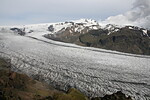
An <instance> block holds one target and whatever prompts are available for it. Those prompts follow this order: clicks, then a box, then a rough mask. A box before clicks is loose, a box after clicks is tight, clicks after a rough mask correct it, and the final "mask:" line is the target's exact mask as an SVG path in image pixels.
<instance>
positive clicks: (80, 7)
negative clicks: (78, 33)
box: [0, 0, 135, 25]
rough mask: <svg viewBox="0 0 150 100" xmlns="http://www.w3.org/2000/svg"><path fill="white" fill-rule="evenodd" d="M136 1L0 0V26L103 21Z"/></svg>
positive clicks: (121, 11)
mask: <svg viewBox="0 0 150 100" xmlns="http://www.w3.org/2000/svg"><path fill="white" fill-rule="evenodd" d="M134 1H135V0H0V25H16V24H35V23H49V22H59V21H66V20H75V19H80V18H88V19H89V18H91V19H94V20H104V19H106V18H107V17H109V16H115V15H118V14H122V13H125V12H127V11H128V10H130V9H131V8H132V4H133V2H134Z"/></svg>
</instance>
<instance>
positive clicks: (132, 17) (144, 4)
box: [101, 0, 150, 28]
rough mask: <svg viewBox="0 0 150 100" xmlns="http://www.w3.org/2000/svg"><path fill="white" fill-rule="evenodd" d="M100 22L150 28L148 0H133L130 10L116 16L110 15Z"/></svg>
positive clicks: (149, 0)
mask: <svg viewBox="0 0 150 100" xmlns="http://www.w3.org/2000/svg"><path fill="white" fill-rule="evenodd" d="M101 23H102V24H108V23H109V24H117V25H134V26H140V27H144V28H150V0H135V2H134V3H133V7H132V9H131V10H130V11H127V12H126V13H124V14H119V15H117V16H110V17H108V18H107V19H106V20H104V21H101Z"/></svg>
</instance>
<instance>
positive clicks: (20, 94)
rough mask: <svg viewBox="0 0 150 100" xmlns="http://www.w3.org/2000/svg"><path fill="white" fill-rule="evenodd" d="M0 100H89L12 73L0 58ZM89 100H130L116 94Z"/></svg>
mask: <svg viewBox="0 0 150 100" xmlns="http://www.w3.org/2000/svg"><path fill="white" fill-rule="evenodd" d="M0 100H89V98H88V97H86V96H85V95H84V94H82V93H81V92H79V91H78V90H76V89H73V88H71V89H69V90H68V92H67V93H64V92H62V91H58V90H56V89H54V88H52V87H51V86H48V85H47V84H45V83H42V82H39V81H37V80H33V79H31V78H29V77H28V76H27V75H25V74H20V73H16V72H13V71H11V65H10V63H9V62H8V60H4V59H2V58H0ZM91 100H131V98H130V97H126V96H125V95H124V94H123V93H122V92H117V93H114V94H112V95H106V96H104V97H97V98H91Z"/></svg>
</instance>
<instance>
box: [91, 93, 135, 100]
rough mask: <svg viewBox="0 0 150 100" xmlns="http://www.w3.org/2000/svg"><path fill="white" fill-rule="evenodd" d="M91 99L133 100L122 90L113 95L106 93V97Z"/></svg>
mask: <svg viewBox="0 0 150 100" xmlns="http://www.w3.org/2000/svg"><path fill="white" fill-rule="evenodd" d="M91 100H132V99H131V97H126V96H125V95H124V94H123V93H122V92H121V91H118V92H117V93H114V94H112V95H105V96H104V97H96V98H92V99H91Z"/></svg>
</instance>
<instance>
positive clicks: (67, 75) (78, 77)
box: [0, 31, 150, 100]
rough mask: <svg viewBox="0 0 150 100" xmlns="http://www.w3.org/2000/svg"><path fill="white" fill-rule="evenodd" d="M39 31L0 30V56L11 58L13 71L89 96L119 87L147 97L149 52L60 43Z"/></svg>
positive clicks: (144, 99) (149, 93)
mask: <svg viewBox="0 0 150 100" xmlns="http://www.w3.org/2000/svg"><path fill="white" fill-rule="evenodd" d="M43 34H45V32H43V31H39V32H33V33H31V34H28V35H26V36H20V35H18V34H15V33H13V32H11V31H0V56H1V57H4V58H9V59H11V64H12V69H13V70H14V71H17V72H20V73H25V74H27V75H29V76H31V77H33V78H37V79H39V80H41V81H45V82H47V83H48V84H50V85H53V86H54V87H55V88H58V89H60V90H65V91H67V89H68V88H70V87H75V88H77V89H79V90H80V91H81V92H83V93H85V94H86V95H87V96H92V97H96V96H104V95H105V94H112V93H114V92H117V91H122V92H123V93H125V94H126V95H127V96H131V97H132V98H133V99H135V100H150V56H146V55H135V54H127V53H121V52H117V51H111V50H104V49H98V48H92V47H82V46H78V45H75V44H69V43H62V42H58V41H53V40H50V39H46V38H44V37H43V36H42V35H43Z"/></svg>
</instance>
